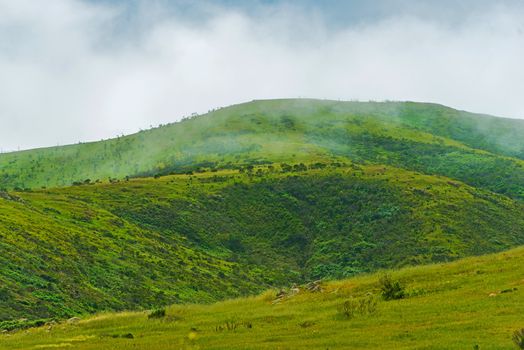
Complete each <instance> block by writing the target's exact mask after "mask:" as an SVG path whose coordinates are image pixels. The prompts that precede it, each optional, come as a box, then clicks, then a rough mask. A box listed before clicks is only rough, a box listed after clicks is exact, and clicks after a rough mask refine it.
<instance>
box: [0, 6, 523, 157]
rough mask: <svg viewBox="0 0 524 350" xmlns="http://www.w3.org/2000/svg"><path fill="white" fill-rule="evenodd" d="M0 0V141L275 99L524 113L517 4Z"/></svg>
mask: <svg viewBox="0 0 524 350" xmlns="http://www.w3.org/2000/svg"><path fill="white" fill-rule="evenodd" d="M318 3H319V2H314V1H303V2H299V1H294V2H291V1H290V2H281V1H266V2H251V3H249V5H246V2H242V1H222V2H196V4H195V2H194V1H193V2H190V1H167V0H164V1H161V0H158V1H151V0H149V1H139V0H135V1H116V0H97V1H94V0H91V1H82V0H53V1H39V0H16V1H12V0H0V147H1V148H2V149H3V150H4V151H5V150H13V149H17V148H18V147H21V148H31V147H40V146H52V145H56V144H57V143H60V144H66V143H75V142H78V141H88V140H97V139H101V138H108V137H112V136H115V135H117V134H122V133H131V132H135V131H138V130H139V129H140V128H147V127H149V126H150V125H156V124H160V123H167V122H172V121H175V120H178V119H180V118H181V117H182V116H184V115H188V114H191V113H192V112H206V111H207V110H208V109H211V108H214V107H219V106H226V105H230V104H233V103H239V102H245V101H249V100H252V99H262V98H279V97H313V98H329V99H342V100H350V99H360V100H369V99H373V100H384V99H389V100H413V101H429V102H437V103H442V104H446V105H449V106H452V107H456V108H460V109H466V110H470V111H475V112H482V113H490V114H495V115H500V116H508V117H516V118H519V117H520V118H524V104H523V103H522V95H523V93H524V65H523V64H522V62H524V5H523V2H522V1H518V0H516V1H501V2H492V1H482V0H479V1H474V0H471V1H458V0H457V1H442V2H435V1H417V2H415V1H401V0H399V1H393V0H392V1H385V0H384V1H377V2H373V4H374V5H373V6H371V5H369V3H370V2H365V1H348V2H346V3H345V4H344V5H337V2H335V1H329V0H328V1H325V2H322V4H323V5H318Z"/></svg>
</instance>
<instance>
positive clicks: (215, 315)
mask: <svg viewBox="0 0 524 350" xmlns="http://www.w3.org/2000/svg"><path fill="white" fill-rule="evenodd" d="M522 266H524V248H517V249H514V250H511V251H508V252H504V253H498V254H495V255H487V256H482V257H475V258H467V259H463V260H459V261H456V262H453V263H447V264H437V265H429V266H420V267H412V268H406V269H401V270H396V271H390V272H389V273H390V275H391V278H392V279H393V280H395V281H399V282H400V283H401V285H402V287H403V288H404V290H405V297H404V298H403V299H400V300H389V301H385V300H384V299H383V298H382V297H381V291H380V284H379V279H380V278H381V277H382V276H383V275H384V273H385V272H379V273H376V274H371V275H363V276H359V277H355V278H352V279H348V280H341V281H333V282H325V283H322V284H321V285H322V291H321V292H310V291H307V290H306V289H305V288H303V287H301V288H298V290H299V291H298V292H297V291H295V292H293V291H292V290H291V289H287V290H286V293H284V296H282V297H281V298H279V299H277V296H276V295H277V291H268V292H265V293H264V294H262V295H261V296H258V297H250V298H243V299H235V300H230V301H225V302H220V303H216V304H212V305H180V306H172V307H169V308H167V314H166V316H165V317H161V318H156V319H150V318H148V315H149V314H150V313H149V312H124V313H119V314H111V313H104V314H98V315H95V316H92V317H88V318H85V319H82V320H78V321H70V322H69V323H72V324H69V323H68V322H61V323H58V324H48V325H45V326H43V327H40V328H34V329H28V330H25V331H18V332H12V333H5V334H1V335H0V349H10V350H13V349H24V350H25V349H69V348H74V349H97V350H100V349H224V350H232V349H457V350H458V349H460V350H462V349H475V348H476V347H475V346H478V349H512V348H516V347H514V345H513V344H512V340H511V337H512V333H513V332H514V331H515V330H517V329H520V328H523V327H524V323H523V322H524V320H523V318H522V315H523V314H524V303H522V299H523V297H524V275H523V272H522ZM370 298H374V299H375V300H376V301H377V304H376V308H365V311H364V312H360V311H358V310H357V311H356V312H355V313H354V314H351V312H350V313H349V315H348V314H347V313H346V314H344V312H343V309H344V307H343V305H344V304H345V303H346V302H348V301H349V304H355V303H356V304H358V301H359V300H361V299H370ZM346 305H348V303H346ZM346 310H348V308H346ZM351 310H353V309H351V308H349V311H351Z"/></svg>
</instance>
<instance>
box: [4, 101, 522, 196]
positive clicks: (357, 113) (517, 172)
mask: <svg viewBox="0 0 524 350" xmlns="http://www.w3.org/2000/svg"><path fill="white" fill-rule="evenodd" d="M326 157H337V158H338V159H352V160H358V161H367V162H371V163H376V164H390V165H393V166H397V167H401V168H406V169H410V170H415V171H420V172H424V173H427V174H440V175H443V176H448V177H452V178H456V179H459V180H461V181H464V182H466V183H468V184H471V185H474V186H478V187H482V188H486V189H489V190H492V191H495V192H499V193H503V194H506V195H510V196H512V197H515V198H521V199H522V198H524V185H523V184H524V162H523V161H522V159H524V121H520V120H510V119H503V118H494V117H489V116H481V115H475V114H470V113H466V112H460V111H456V110H453V109H450V108H447V107H443V106H439V105H433V104H418V103H396V102H387V103H359V102H336V101H317V100H270V101H255V102H251V103H246V104H241V105H236V106H232V107H228V108H223V109H220V110H217V111H215V112H212V113H210V114H208V115H203V116H200V117H197V118H194V119H191V120H186V121H183V122H181V123H175V124H171V125H168V126H164V127H160V128H156V129H153V130H149V131H144V132H140V133H138V134H134V135H130V136H126V137H120V138H118V139H113V140H108V141H104V142H96V143H89V144H80V145H72V146H66V147H55V148H48V149H39V150H31V151H25V152H17V153H11V154H4V155H1V156H0V169H1V170H0V184H1V185H0V186H3V187H6V188H13V187H20V188H26V187H30V188H40V187H41V186H47V187H54V186H65V185H70V184H71V183H72V182H74V181H83V180H85V179H87V178H89V179H92V180H95V179H101V180H106V179H107V178H108V177H117V178H123V177H125V176H137V175H144V174H154V173H168V172H171V171H184V170H187V169H190V168H195V167H197V166H198V165H207V166H209V165H211V166H217V167H221V168H224V167H226V168H227V167H237V166H238V165H239V164H244V163H251V162H275V161H288V162H299V161H313V160H315V159H325V158H326ZM511 157H513V158H511ZM519 159H520V160H519ZM481 175H482V176H481Z"/></svg>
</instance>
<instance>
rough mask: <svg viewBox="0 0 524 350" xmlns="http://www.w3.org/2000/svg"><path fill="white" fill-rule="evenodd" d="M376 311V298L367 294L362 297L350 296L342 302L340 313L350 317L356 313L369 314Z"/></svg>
mask: <svg viewBox="0 0 524 350" xmlns="http://www.w3.org/2000/svg"><path fill="white" fill-rule="evenodd" d="M376 311H377V299H376V298H375V296H374V295H372V294H369V295H367V296H365V297H363V298H350V299H348V300H346V301H345V302H344V304H342V309H341V314H342V316H343V317H344V318H347V319H351V318H353V317H355V316H356V315H362V316H363V315H371V314H374V313H375V312H376Z"/></svg>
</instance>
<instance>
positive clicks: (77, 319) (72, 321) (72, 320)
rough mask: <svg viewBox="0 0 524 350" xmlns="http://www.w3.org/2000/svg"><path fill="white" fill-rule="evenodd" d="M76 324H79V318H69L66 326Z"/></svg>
mask: <svg viewBox="0 0 524 350" xmlns="http://www.w3.org/2000/svg"><path fill="white" fill-rule="evenodd" d="M78 322H80V318H79V317H71V318H70V319H69V320H67V324H77V323H78Z"/></svg>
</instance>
